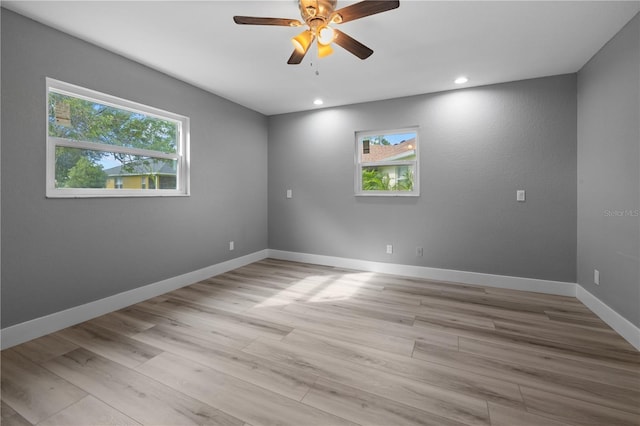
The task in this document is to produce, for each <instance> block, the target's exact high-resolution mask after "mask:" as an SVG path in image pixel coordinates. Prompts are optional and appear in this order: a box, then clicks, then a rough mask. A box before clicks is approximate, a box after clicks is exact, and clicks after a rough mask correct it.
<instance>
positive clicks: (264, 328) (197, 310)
mask: <svg viewBox="0 0 640 426" xmlns="http://www.w3.org/2000/svg"><path fill="white" fill-rule="evenodd" d="M138 308H139V309H144V310H145V311H147V312H150V313H157V314H160V315H164V314H169V315H170V316H176V315H179V314H182V315H183V316H187V317H192V318H196V319H200V320H203V321H207V320H208V319H209V318H210V317H211V316H215V317H216V319H217V321H216V322H218V323H220V324H224V327H230V328H234V329H244V330H247V331H250V332H251V334H252V335H253V336H254V337H269V338H275V339H281V338H282V336H284V335H286V334H287V333H289V332H290V331H291V330H293V328H292V327H289V326H286V325H282V324H279V323H276V322H273V321H266V320H262V319H257V318H255V317H250V316H247V315H243V314H236V313H233V312H228V311H223V310H220V309H216V308H211V307H207V306H203V305H199V304H197V303H191V302H186V301H178V300H175V299H171V298H169V299H168V300H166V301H164V302H162V303H159V304H157V305H149V304H147V303H146V302H143V303H139V304H138Z"/></svg>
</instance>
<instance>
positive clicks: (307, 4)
mask: <svg viewBox="0 0 640 426" xmlns="http://www.w3.org/2000/svg"><path fill="white" fill-rule="evenodd" d="M337 3H338V2H337V0H300V1H299V2H298V4H299V5H300V15H301V16H302V20H303V21H304V22H306V24H307V25H309V28H311V29H312V30H315V29H317V28H318V27H319V26H321V25H326V24H328V23H329V20H330V19H331V15H332V14H333V12H334V11H335V9H336V4H337Z"/></svg>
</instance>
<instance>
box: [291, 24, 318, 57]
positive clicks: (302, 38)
mask: <svg viewBox="0 0 640 426" xmlns="http://www.w3.org/2000/svg"><path fill="white" fill-rule="evenodd" d="M312 41H313V33H312V32H311V31H310V30H306V31H303V32H301V33H300V34H298V35H297V36H295V37H293V38H292V39H291V43H293V47H295V48H296V50H297V51H298V52H300V53H306V52H307V50H308V49H309V46H311V42H312Z"/></svg>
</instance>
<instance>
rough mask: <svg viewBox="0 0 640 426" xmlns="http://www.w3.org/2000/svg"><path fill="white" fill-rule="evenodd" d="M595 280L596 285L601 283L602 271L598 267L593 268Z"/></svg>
mask: <svg viewBox="0 0 640 426" xmlns="http://www.w3.org/2000/svg"><path fill="white" fill-rule="evenodd" d="M593 282H594V284H595V285H600V271H598V270H597V269H594V270H593Z"/></svg>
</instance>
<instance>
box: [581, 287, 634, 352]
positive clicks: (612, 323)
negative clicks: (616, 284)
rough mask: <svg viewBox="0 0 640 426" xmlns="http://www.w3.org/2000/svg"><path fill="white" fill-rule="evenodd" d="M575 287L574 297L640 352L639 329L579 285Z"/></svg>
mask: <svg viewBox="0 0 640 426" xmlns="http://www.w3.org/2000/svg"><path fill="white" fill-rule="evenodd" d="M576 287H577V291H576V297H577V298H578V300H580V301H581V302H582V303H584V305H585V306H586V307H587V308H589V309H591V311H593V313H595V314H596V315H597V316H599V317H600V319H601V320H602V321H604V322H606V323H607V324H608V325H609V327H611V328H613V329H614V330H615V331H616V332H617V333H618V334H619V335H620V336H622V337H623V338H624V339H625V340H626V341H627V342H629V343H630V344H631V345H632V346H633V347H634V348H636V349H637V350H639V351H640V328H638V327H636V326H635V325H634V324H632V323H631V322H630V321H629V320H627V319H626V318H624V317H623V316H622V315H620V314H619V313H617V312H616V311H614V310H613V309H611V308H610V307H609V305H607V304H606V303H604V302H603V301H602V300H600V299H598V298H597V297H596V296H594V295H593V294H591V293H589V292H588V291H587V290H585V289H584V287H582V286H581V285H580V284H576Z"/></svg>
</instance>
